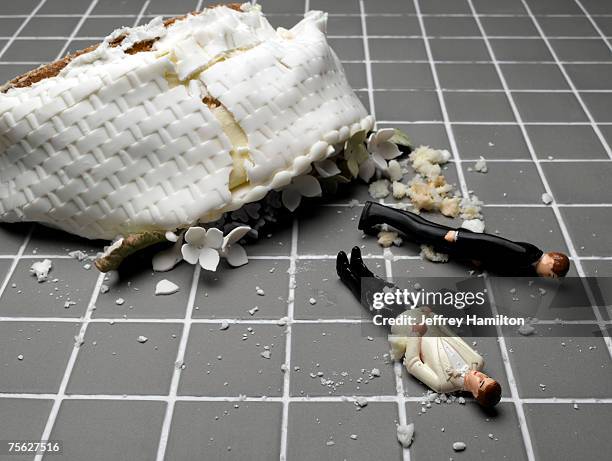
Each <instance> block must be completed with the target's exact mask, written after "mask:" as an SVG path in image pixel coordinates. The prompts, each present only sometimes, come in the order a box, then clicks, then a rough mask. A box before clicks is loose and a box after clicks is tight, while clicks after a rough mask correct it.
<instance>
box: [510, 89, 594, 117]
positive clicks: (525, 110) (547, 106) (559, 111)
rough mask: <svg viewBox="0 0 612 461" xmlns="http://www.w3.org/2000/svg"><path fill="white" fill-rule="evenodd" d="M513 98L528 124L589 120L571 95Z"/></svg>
mask: <svg viewBox="0 0 612 461" xmlns="http://www.w3.org/2000/svg"><path fill="white" fill-rule="evenodd" d="M512 97H513V99H514V102H515V103H516V105H517V107H518V110H519V112H520V113H521V116H522V117H523V121H524V122H526V123H529V122H545V123H546V122H560V123H566V122H585V121H587V120H588V119H587V117H586V115H585V113H584V112H583V110H582V108H581V107H580V104H579V103H578V100H577V99H576V97H575V96H574V95H573V94H570V93H513V94H512Z"/></svg>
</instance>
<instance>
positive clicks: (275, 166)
mask: <svg viewBox="0 0 612 461" xmlns="http://www.w3.org/2000/svg"><path fill="white" fill-rule="evenodd" d="M326 19H327V16H326V14H325V13H322V12H319V11H312V12H309V13H307V14H306V16H305V17H304V19H303V20H302V21H300V22H299V23H298V24H297V25H296V26H294V27H293V28H291V29H289V30H287V29H283V28H278V29H276V30H275V29H274V28H273V27H272V26H271V25H270V24H269V23H268V21H267V20H266V18H265V17H264V16H263V14H262V12H261V9H260V8H259V7H257V6H251V5H250V4H244V5H228V6H216V7H213V8H209V9H206V10H204V11H202V12H197V13H193V14H189V15H186V16H184V17H179V18H173V19H171V20H166V21H165V22H164V21H162V20H161V19H160V18H156V19H153V20H152V21H151V22H150V23H149V24H146V25H143V26H139V27H135V28H122V29H118V30H116V31H115V32H113V33H112V34H110V35H109V36H108V37H107V38H106V39H105V40H104V41H103V42H102V43H101V44H99V45H97V46H92V47H89V48H87V49H86V50H83V51H81V52H78V53H76V54H75V55H72V56H68V57H66V58H64V59H62V60H59V61H57V62H55V63H51V64H48V65H46V66H43V67H41V68H39V69H36V70H34V71H31V72H29V73H27V74H24V75H22V76H20V77H17V78H16V79H14V80H12V81H11V82H8V83H7V84H6V85H5V86H4V87H3V89H2V93H1V94H0V220H1V221H5V222H16V221H37V222H41V223H44V224H47V225H49V226H52V227H56V228H60V229H63V230H65V231H68V232H71V233H73V234H77V235H80V236H84V237H87V238H92V239H93V238H100V239H107V240H111V239H114V238H115V237H117V236H118V235H124V236H125V235H130V234H135V233H141V232H147V231H156V232H158V231H159V232H165V231H172V230H175V229H184V228H187V227H189V226H190V225H193V224H195V223H198V222H199V223H206V222H211V221H214V220H215V219H218V218H219V216H221V215H222V214H223V213H226V212H228V211H233V210H236V209H238V208H240V207H242V206H243V205H245V204H247V203H250V202H255V201H258V200H260V199H261V198H263V197H264V196H265V195H266V194H267V193H268V192H269V191H270V190H279V189H282V188H283V187H285V186H287V185H289V184H290V183H291V181H292V179H293V178H294V177H296V176H299V175H303V174H305V173H308V172H309V171H310V169H311V165H312V163H313V162H315V161H321V160H324V159H326V158H327V157H329V156H331V155H333V153H334V149H333V148H332V146H334V145H338V144H339V143H341V142H344V141H346V140H347V139H348V138H349V137H350V136H351V135H352V134H354V133H356V132H358V131H362V130H365V131H368V130H370V129H371V128H372V127H373V124H374V120H373V118H372V117H371V116H369V115H368V113H367V111H366V110H365V108H364V107H363V105H362V104H361V102H360V101H359V99H358V98H357V96H356V95H355V93H354V92H353V90H352V89H351V88H350V86H349V84H348V83H347V80H346V76H345V75H344V71H343V69H342V66H341V64H340V62H339V60H338V58H337V56H336V55H335V53H334V52H333V50H332V49H331V48H330V47H329V45H328V44H327V41H326V38H325V24H326Z"/></svg>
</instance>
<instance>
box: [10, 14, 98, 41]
mask: <svg viewBox="0 0 612 461" xmlns="http://www.w3.org/2000/svg"><path fill="white" fill-rule="evenodd" d="M78 22H79V18H78V17H70V18H61V17H60V18H58V17H54V18H36V17H35V18H32V19H31V20H30V21H29V22H28V24H27V25H26V26H25V27H24V28H23V29H22V30H21V33H20V34H19V35H20V36H22V37H37V36H41V37H70V35H71V34H72V32H73V31H74V29H75V27H76V25H77V23H78ZM107 33H110V31H109V32H107Z"/></svg>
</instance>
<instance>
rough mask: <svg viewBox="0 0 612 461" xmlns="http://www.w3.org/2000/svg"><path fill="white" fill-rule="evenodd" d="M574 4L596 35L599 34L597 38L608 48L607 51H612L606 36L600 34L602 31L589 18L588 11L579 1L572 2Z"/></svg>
mask: <svg viewBox="0 0 612 461" xmlns="http://www.w3.org/2000/svg"><path fill="white" fill-rule="evenodd" d="M574 1H575V2H576V4H577V5H578V8H580V9H581V10H582V12H583V13H584V15H585V16H586V18H587V19H588V20H589V22H590V23H591V25H592V26H593V29H595V30H596V31H597V33H598V34H599V37H600V38H601V39H602V40H603V41H604V43H605V44H606V45H607V46H608V49H609V50H610V51H612V46H611V45H610V42H609V41H608V38H607V37H606V35H605V34H604V33H603V32H602V30H601V29H600V28H599V26H598V25H597V23H596V22H595V20H594V19H593V18H592V17H591V15H590V14H589V12H588V10H587V9H586V8H585V7H584V6H583V5H582V2H581V1H580V0H574Z"/></svg>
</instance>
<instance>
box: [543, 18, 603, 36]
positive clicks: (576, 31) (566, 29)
mask: <svg viewBox="0 0 612 461" xmlns="http://www.w3.org/2000/svg"><path fill="white" fill-rule="evenodd" d="M538 23H539V24H540V27H541V28H542V30H543V31H544V34H545V35H546V36H547V37H573V36H576V37H590V36H593V37H596V36H597V35H598V34H597V31H596V30H595V28H594V27H593V25H592V24H591V22H590V21H589V20H588V19H587V18H586V17H577V16H573V17H558V16H553V17H550V16H549V17H541V18H538Z"/></svg>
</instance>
